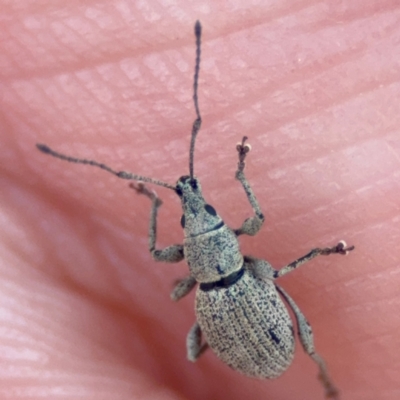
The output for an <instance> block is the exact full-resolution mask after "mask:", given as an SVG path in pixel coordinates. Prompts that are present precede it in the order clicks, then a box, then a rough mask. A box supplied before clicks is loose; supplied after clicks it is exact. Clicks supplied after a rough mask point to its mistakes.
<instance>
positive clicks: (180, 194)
mask: <svg viewBox="0 0 400 400" xmlns="http://www.w3.org/2000/svg"><path fill="white" fill-rule="evenodd" d="M175 193H176V194H177V195H178V196H179V197H182V195H183V192H182V189H181V188H180V187H177V188H175Z"/></svg>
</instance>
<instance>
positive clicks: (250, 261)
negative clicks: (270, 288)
mask: <svg viewBox="0 0 400 400" xmlns="http://www.w3.org/2000/svg"><path fill="white" fill-rule="evenodd" d="M243 258H244V266H245V268H246V269H248V270H250V271H251V272H252V273H253V274H254V276H256V277H257V278H260V279H271V280H273V279H275V278H274V277H275V275H276V273H277V272H278V271H277V270H276V269H274V268H272V265H271V264H270V263H269V262H267V261H265V260H262V259H259V258H255V257H252V256H247V255H246V256H244V257H243Z"/></svg>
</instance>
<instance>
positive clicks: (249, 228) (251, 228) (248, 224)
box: [235, 136, 264, 236]
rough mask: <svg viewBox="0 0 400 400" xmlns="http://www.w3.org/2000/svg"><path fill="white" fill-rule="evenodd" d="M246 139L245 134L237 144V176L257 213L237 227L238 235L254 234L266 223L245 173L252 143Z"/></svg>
mask: <svg viewBox="0 0 400 400" xmlns="http://www.w3.org/2000/svg"><path fill="white" fill-rule="evenodd" d="M246 140H247V137H246V136H245V137H243V139H242V142H241V143H238V145H237V146H236V149H237V151H238V153H239V162H238V169H237V171H236V175H235V177H236V179H237V180H238V181H239V182H240V183H241V184H242V186H243V189H244V191H245V193H246V196H247V199H248V200H249V203H250V205H251V207H252V209H253V211H254V213H255V216H254V217H251V218H247V219H246V220H245V221H244V222H243V224H242V226H241V227H240V228H239V229H235V233H236V235H237V236H239V235H243V234H246V235H250V236H254V235H255V234H256V233H257V232H258V231H259V230H260V228H261V226H262V224H263V223H264V215H263V213H262V211H261V208H260V205H259V204H258V201H257V198H256V196H255V194H254V192H253V190H252V188H251V187H250V184H249V182H248V181H247V179H246V177H245V175H244V167H245V162H244V160H245V158H246V155H247V153H248V152H249V151H250V145H248V144H245V142H246Z"/></svg>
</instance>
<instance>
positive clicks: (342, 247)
mask: <svg viewBox="0 0 400 400" xmlns="http://www.w3.org/2000/svg"><path fill="white" fill-rule="evenodd" d="M352 250H354V246H350V247H347V244H346V242H345V241H343V240H341V241H340V242H339V243H338V244H337V245H336V246H333V247H326V248H323V249H319V248H317V249H313V250H311V251H310V252H309V253H308V254H306V255H305V256H303V257H300V258H298V259H297V260H295V261H293V262H291V263H290V264H288V265H286V266H284V267H283V268H281V269H280V270H279V271H275V273H274V278H279V277H281V276H283V275H286V274H287V273H289V272H291V271H293V270H295V269H296V268H298V267H299V266H300V265H302V264H304V263H306V262H308V261H310V260H312V259H313V258H315V257H318V256H321V255H322V256H328V255H330V254H342V255H347V254H348V253H349V252H350V251H352Z"/></svg>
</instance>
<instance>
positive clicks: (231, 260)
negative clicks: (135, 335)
mask: <svg viewBox="0 0 400 400" xmlns="http://www.w3.org/2000/svg"><path fill="white" fill-rule="evenodd" d="M194 30H195V36H196V63H195V72H194V84H193V89H194V91H193V101H194V107H195V112H196V116H197V118H196V119H195V121H194V123H193V127H192V133H191V142H190V151H189V175H184V176H181V177H180V178H179V179H178V181H177V182H176V184H175V185H171V184H168V183H165V182H162V181H159V180H156V179H153V178H148V177H144V176H141V175H136V174H132V173H130V172H125V171H115V170H113V169H111V168H110V167H108V166H107V165H105V164H101V163H98V162H96V161H92V160H87V159H80V158H74V157H70V156H66V155H64V154H60V153H58V152H55V151H53V150H52V149H50V148H49V147H48V146H46V145H43V144H37V147H38V149H39V150H40V151H42V152H43V153H46V154H49V155H51V156H54V157H56V158H60V159H62V160H66V161H69V162H73V163H79V164H89V165H93V166H96V167H99V168H101V169H104V170H106V171H108V172H110V173H112V174H114V175H116V176H117V177H119V178H122V179H127V180H135V181H139V183H138V184H133V183H131V184H130V187H131V188H133V189H134V190H136V192H137V193H139V194H143V195H145V196H147V197H148V198H150V200H151V202H152V207H151V214H150V227H149V250H150V253H151V255H152V256H153V258H154V260H156V261H164V262H170V263H175V262H179V261H182V260H186V262H187V264H188V266H189V271H190V273H189V275H188V276H187V277H185V278H184V279H182V280H180V281H179V282H178V283H177V284H176V285H175V287H174V289H173V291H172V293H171V298H172V299H173V300H179V299H181V298H182V297H184V296H186V295H187V294H188V293H189V292H190V291H191V290H192V289H193V288H194V287H195V286H196V284H198V286H197V289H196V303H195V313H196V322H195V323H194V325H193V326H192V328H191V329H190V331H189V334H188V336H187V340H186V346H187V357H188V359H189V360H190V361H196V360H197V359H198V358H199V356H200V355H201V354H203V352H204V351H205V350H206V349H207V348H208V347H210V348H211V349H212V350H213V351H214V352H215V354H216V355H217V356H218V357H219V358H220V359H221V360H222V361H223V362H224V363H226V364H227V365H229V366H230V367H231V368H233V369H234V370H237V371H240V372H241V373H243V374H245V375H247V376H250V377H255V378H261V379H263V378H277V377H278V376H280V375H281V374H282V373H283V372H284V371H285V370H286V369H287V368H288V367H289V366H290V364H291V363H292V360H293V357H294V345H295V340H294V339H295V333H294V329H293V323H292V320H291V317H290V316H289V313H288V310H287V308H286V307H285V305H284V302H285V303H286V305H287V306H288V307H289V308H290V309H291V310H292V312H293V314H294V316H295V319H296V323H297V331H298V335H299V337H300V342H301V344H302V346H303V348H304V351H305V352H306V353H307V354H308V355H309V356H310V357H311V358H312V359H313V360H314V361H315V362H316V364H317V366H318V369H319V379H320V380H321V382H322V384H323V386H324V388H325V394H326V396H327V397H330V398H334V399H338V398H339V397H338V391H337V389H336V387H335V386H334V384H333V383H332V380H331V379H330V377H329V375H328V372H327V369H326V366H325V362H324V360H323V359H322V358H321V356H319V355H318V354H317V353H316V352H315V350H314V339H313V333H312V329H311V326H310V325H309V323H308V322H307V320H306V318H305V317H304V315H303V313H302V312H301V311H300V309H299V308H298V307H297V305H296V303H295V302H294V301H293V300H292V298H291V297H290V296H289V295H288V294H287V293H286V292H285V291H284V290H283V289H282V288H281V287H279V286H278V285H277V284H276V283H275V280H276V279H277V278H279V277H281V276H283V275H286V274H287V273H289V272H291V271H293V270H295V269H296V268H297V267H299V266H300V265H302V264H304V263H306V262H307V261H310V260H311V259H313V258H315V257H317V256H319V255H329V254H343V255H345V254H347V253H348V252H349V251H351V250H353V249H354V246H351V247H346V243H345V242H343V241H340V242H339V243H338V244H337V245H336V246H333V247H330V248H322V249H320V248H316V249H313V250H311V251H310V252H309V253H308V254H306V255H305V256H303V257H300V258H299V259H297V260H295V261H293V262H292V263H290V264H288V265H286V266H285V267H283V268H281V269H280V270H276V269H274V268H273V267H272V266H271V265H270V264H269V263H268V262H267V261H264V260H261V259H257V258H254V257H251V256H244V255H242V253H241V251H240V247H239V242H238V236H240V235H243V234H246V235H250V236H253V235H255V234H256V233H257V232H258V231H259V230H260V228H261V226H262V224H263V223H264V216H263V214H262V212H261V208H260V206H259V204H258V201H257V199H256V197H255V195H254V193H253V190H252V189H251V187H250V185H249V183H248V181H247V179H246V177H245V174H244V168H245V158H246V156H247V154H248V152H249V151H250V146H249V145H248V144H246V140H247V138H246V137H244V138H243V139H242V142H241V143H239V144H238V145H237V146H236V149H237V151H238V156H239V162H238V168H237V171H236V179H237V180H238V181H239V182H240V183H241V185H242V186H243V189H244V191H245V194H246V196H247V199H248V201H249V203H250V205H251V207H252V209H253V211H254V214H255V215H254V216H253V217H251V218H248V219H246V220H245V221H244V222H243V224H242V226H241V227H240V228H239V229H231V228H229V227H228V226H226V225H225V223H224V221H223V220H222V219H221V218H220V217H219V215H218V214H217V212H216V211H215V209H214V208H213V207H212V206H211V205H209V204H207V203H206V201H205V200H204V198H203V194H202V191H201V186H200V182H199V180H198V179H197V178H196V177H195V175H194V149H195V141H196V136H197V134H198V132H199V130H200V126H201V116H200V110H199V105H198V97H197V87H198V77H199V70H200V50H201V25H200V22H199V21H197V22H196V24H195V29H194ZM143 182H148V183H152V184H155V185H158V186H163V187H166V188H168V189H171V190H173V191H175V193H176V194H177V195H178V197H179V198H180V200H181V204H182V209H183V215H182V218H181V225H182V228H183V231H184V241H183V244H176V245H172V246H169V247H166V248H165V249H156V226H157V213H158V209H159V207H160V206H161V204H162V201H161V200H160V199H159V198H158V197H157V195H156V193H155V192H153V191H150V190H149V189H147V187H146V186H145V185H144V183H143ZM202 336H204V340H203V339H202Z"/></svg>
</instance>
